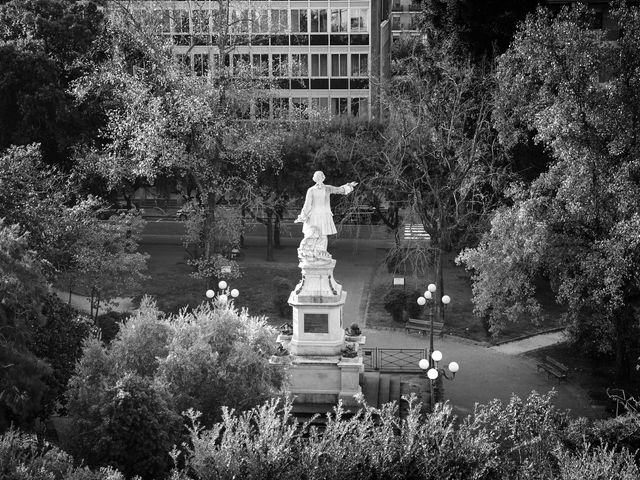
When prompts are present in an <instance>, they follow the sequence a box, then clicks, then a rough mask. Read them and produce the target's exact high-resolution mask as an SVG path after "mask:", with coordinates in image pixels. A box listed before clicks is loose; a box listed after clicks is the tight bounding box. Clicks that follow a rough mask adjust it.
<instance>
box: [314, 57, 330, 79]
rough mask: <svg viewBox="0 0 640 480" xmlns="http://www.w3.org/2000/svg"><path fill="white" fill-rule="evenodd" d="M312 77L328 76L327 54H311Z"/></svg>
mask: <svg viewBox="0 0 640 480" xmlns="http://www.w3.org/2000/svg"><path fill="white" fill-rule="evenodd" d="M311 76H312V77H326V76H327V54H326V53H320V54H317V53H313V54H311Z"/></svg>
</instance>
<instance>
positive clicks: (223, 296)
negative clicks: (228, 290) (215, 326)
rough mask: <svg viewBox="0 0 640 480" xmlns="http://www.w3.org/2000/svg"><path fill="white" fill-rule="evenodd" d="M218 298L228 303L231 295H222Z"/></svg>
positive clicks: (221, 301)
mask: <svg viewBox="0 0 640 480" xmlns="http://www.w3.org/2000/svg"><path fill="white" fill-rule="evenodd" d="M218 300H220V303H227V300H229V297H227V296H226V295H220V296H219V297H218Z"/></svg>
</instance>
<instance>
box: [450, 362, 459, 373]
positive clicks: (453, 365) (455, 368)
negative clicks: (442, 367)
mask: <svg viewBox="0 0 640 480" xmlns="http://www.w3.org/2000/svg"><path fill="white" fill-rule="evenodd" d="M458 370H460V365H458V363H457V362H451V363H450V364H449V371H451V373H456V372H457V371H458Z"/></svg>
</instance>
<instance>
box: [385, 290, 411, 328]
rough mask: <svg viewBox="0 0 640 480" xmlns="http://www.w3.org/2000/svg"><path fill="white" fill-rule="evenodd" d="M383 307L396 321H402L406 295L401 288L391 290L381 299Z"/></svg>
mask: <svg viewBox="0 0 640 480" xmlns="http://www.w3.org/2000/svg"><path fill="white" fill-rule="evenodd" d="M382 301H383V305H384V309H385V310H386V311H387V312H389V313H390V314H391V318H393V320H395V321H396V322H404V321H405V319H404V314H405V311H406V305H407V295H406V293H405V292H404V291H403V290H397V289H394V290H391V291H389V292H388V293H387V294H386V295H385V296H384V298H383V299H382Z"/></svg>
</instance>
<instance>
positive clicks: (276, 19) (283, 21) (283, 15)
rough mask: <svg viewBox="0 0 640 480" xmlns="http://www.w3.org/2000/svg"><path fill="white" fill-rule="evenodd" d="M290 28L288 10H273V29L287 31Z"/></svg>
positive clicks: (273, 30)
mask: <svg viewBox="0 0 640 480" xmlns="http://www.w3.org/2000/svg"><path fill="white" fill-rule="evenodd" d="M287 30H289V12H288V11H287V10H271V31H272V32H275V33H286V32H287Z"/></svg>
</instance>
